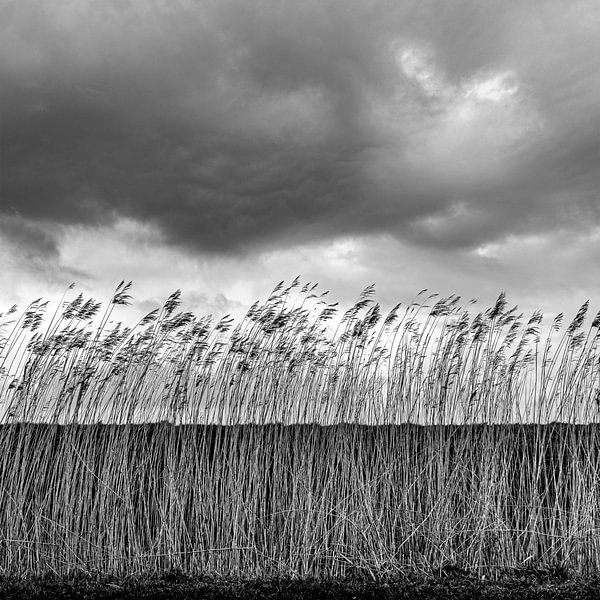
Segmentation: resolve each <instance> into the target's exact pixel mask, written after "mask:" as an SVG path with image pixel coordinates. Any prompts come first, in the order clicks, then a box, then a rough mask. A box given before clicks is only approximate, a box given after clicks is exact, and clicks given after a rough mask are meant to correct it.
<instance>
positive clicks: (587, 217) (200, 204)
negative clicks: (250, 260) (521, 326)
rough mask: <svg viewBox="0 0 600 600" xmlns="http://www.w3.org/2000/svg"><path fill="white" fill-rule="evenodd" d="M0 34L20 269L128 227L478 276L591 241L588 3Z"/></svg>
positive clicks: (599, 153)
mask: <svg viewBox="0 0 600 600" xmlns="http://www.w3.org/2000/svg"><path fill="white" fill-rule="evenodd" d="M0 23H1V25H0V29H1V32H0V33H1V35H0V79H1V81H2V95H1V98H0V111H1V113H0V119H1V123H2V131H1V151H2V155H1V165H2V177H1V189H0V218H1V219H3V222H4V224H5V225H4V226H3V228H2V230H1V231H0V235H2V236H4V237H5V243H8V244H13V245H15V244H17V245H18V246H19V247H21V248H22V247H25V246H26V247H27V248H28V249H29V250H28V252H30V253H35V252H38V250H40V251H41V252H43V253H46V254H48V255H52V253H53V252H54V253H56V252H59V250H57V247H62V246H64V245H65V243H66V242H65V241H64V240H65V239H66V238H65V235H67V233H66V232H69V231H71V232H72V231H75V230H77V228H83V229H84V230H85V229H86V228H87V229H88V230H94V229H95V230H97V231H104V230H106V228H111V227H113V228H114V227H118V224H119V223H122V222H124V221H126V222H135V223H138V224H139V227H142V228H144V227H147V228H151V229H152V231H154V232H155V243H156V244H157V245H167V246H170V247H174V248H179V249H180V250H181V251H183V252H185V253H187V254H189V255H193V256H198V257H205V256H212V257H219V256H224V257H230V258H231V257H242V256H246V255H247V254H248V253H257V252H270V251H276V250H277V249H285V248H288V247H293V246H295V245H306V244H309V245H310V244H313V245H315V247H317V246H318V245H319V244H323V243H326V242H328V241H332V240H335V239H338V238H355V239H360V238H361V237H365V236H367V237H368V236H384V237H386V236H387V238H389V239H391V240H396V242H397V243H398V244H402V245H405V246H406V247H410V248H414V249H415V252H416V251H417V250H418V249H419V248H420V249H423V251H427V252H429V251H438V252H440V251H441V252H442V253H448V252H450V253H452V252H467V253H468V252H471V253H473V255H474V256H479V257H480V258H481V259H482V260H486V257H487V258H489V257H490V256H491V255H492V254H494V250H493V249H494V248H501V247H503V245H506V244H510V243H512V242H511V240H513V241H514V240H520V239H529V238H530V237H531V236H532V235H543V236H553V235H554V236H561V237H560V239H561V240H563V241H564V240H566V242H565V243H569V239H571V238H570V236H571V237H575V236H585V235H588V236H590V235H591V236H593V235H594V231H595V230H596V229H595V228H597V227H598V226H599V225H600V202H599V199H598V190H599V189H600V185H599V184H600V168H599V167H598V165H599V164H600V113H599V111H598V106H600V64H599V59H598V56H600V8H598V4H597V3H595V2H593V1H589V2H586V1H579V2H572V1H569V2H567V1H566V0H565V1H564V2H551V3H550V2H548V3H544V2H533V1H530V2H527V1H525V2H518V3H510V4H507V3H505V2H486V3H482V2H479V1H477V0H470V1H467V0H458V1H457V2H452V3H451V4H448V3H445V2H436V1H432V2H421V1H415V2H390V1H386V0H376V1H374V2H363V1H362V0H355V1H349V2H334V1H331V2H322V1H319V2H316V1H315V2H312V1H308V2H289V3H281V2H276V1H275V0H270V1H262V0H261V1H258V2H251V3H244V2H232V1H227V0H221V1H219V2H212V1H208V0H207V1H205V2H188V1H185V0H174V1H170V2H159V1H158V0H153V1H149V2H141V1H139V2H137V1H135V2H130V3H123V2H117V1H106V2H101V3H98V2H91V1H89V2H86V1H81V2H76V3H73V2H70V1H67V0H59V1H56V2H51V3H42V4H40V3H38V2H34V1H33V0H19V1H18V2H17V1H16V0H15V1H11V2H8V3H4V4H3V5H2V7H0ZM15 215H16V216H15ZM15 219H16V220H15ZM6 223H9V225H8V226H7V225H6ZM7 227H8V228H7ZM73 228H75V229H73ZM34 229H35V230H36V231H38V232H39V234H36V235H33V230H34ZM387 238H386V239H387ZM557 239H558V238H557ZM61 240H62V241H61ZM61 245H62V246H61ZM499 256H500V255H498V257H499ZM498 257H496V258H497V260H501V258H498ZM285 275H286V276H287V275H288V274H285Z"/></svg>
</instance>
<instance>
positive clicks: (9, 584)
mask: <svg viewBox="0 0 600 600" xmlns="http://www.w3.org/2000/svg"><path fill="white" fill-rule="evenodd" d="M0 598H3V599H5V600H21V599H37V598H39V599H44V600H54V599H59V598H60V599H64V600H67V599H71V598H72V599H75V598H77V599H98V600H99V599H104V598H106V599H108V598H110V599H112V600H121V599H122V600H126V599H127V600H134V599H139V598H144V599H147V600H167V599H169V600H170V599H173V600H184V599H185V600H193V599H196V598H197V599H201V598H202V599H210V600H229V599H233V598H235V599H238V600H259V599H261V600H262V599H265V600H276V599H277V600H280V599H281V600H284V599H285V600H311V599H317V598H323V599H331V600H334V599H335V600H338V599H339V600H361V599H364V600H400V599H402V600H413V599H414V600H428V599H432V600H433V599H436V600H441V599H456V600H471V599H482V600H484V599H485V600H492V599H494V600H500V599H502V600H511V599H514V600H517V599H518V600H542V599H544V600H550V599H553V600H554V599H555V600H575V599H577V600H588V599H590V600H591V599H595V600H596V599H598V600H600V576H598V577H585V578H584V577H578V576H572V577H567V576H564V575H561V574H553V573H544V574H539V573H522V574H511V575H510V576H503V577H500V578H499V579H497V580H495V581H489V580H485V579H481V578H478V577H476V576H472V575H469V574H465V573H453V574H450V575H448V574H446V575H440V576H436V577H425V576H414V577H412V576H411V577H405V578H402V579H397V580H388V581H366V580H359V579H357V580H315V579H304V580H298V579H296V580H289V579H279V580H261V581H250V580H236V579H228V578H188V577H185V576H183V575H180V574H177V573H169V574H167V575H163V576H161V577H151V578H143V579H142V578H136V577H126V578H122V579H117V578H109V577H100V576H97V577H90V576H86V577H81V576H77V577H69V578H62V579H59V578H55V577H31V578H27V579H16V578H11V577H4V578H0Z"/></svg>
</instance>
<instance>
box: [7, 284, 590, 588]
mask: <svg viewBox="0 0 600 600" xmlns="http://www.w3.org/2000/svg"><path fill="white" fill-rule="evenodd" d="M129 291H130V284H125V283H124V282H122V283H121V284H120V285H119V286H118V287H117V289H116V291H115V293H114V295H113V297H112V299H111V301H110V302H109V303H108V305H107V307H106V308H105V309H102V306H101V305H100V303H98V302H96V301H95V300H93V299H88V300H85V299H84V298H83V297H82V296H81V295H79V296H77V297H76V298H75V299H73V300H64V299H63V301H61V303H60V304H59V306H58V307H56V308H55V309H54V310H53V311H52V310H49V307H48V305H47V304H46V303H44V302H42V301H41V300H38V301H36V302H34V303H32V304H31V305H30V306H29V307H28V308H27V309H26V310H25V311H24V312H22V313H19V312H18V311H17V310H16V309H11V310H9V311H8V312H7V313H6V314H5V315H3V316H2V317H0V331H1V332H2V334H1V341H0V348H1V349H0V402H1V403H2V404H1V407H0V414H1V415H2V424H1V425H0V447H1V449H2V455H1V458H0V570H2V571H10V572H13V573H15V572H16V573H22V574H24V573H41V572H46V571H52V572H57V573H65V572H68V571H72V570H74V569H76V570H82V571H96V570H102V571H105V572H111V573H124V572H137V573H144V572H150V571H156V570H163V569H170V568H181V569H183V570H184V571H186V572H190V573H198V572H212V573H216V574H239V575H245V576H257V577H260V576H265V575H297V576H302V575H309V574H312V575H328V576H342V575H348V574H357V573H360V574H367V575H370V576H374V575H382V574H383V575H393V574H397V573H398V572H401V571H406V570H415V569H416V570H426V571H427V570H435V569H437V568H440V567H442V566H443V565H445V564H458V565H460V566H462V567H464V568H471V569H477V570H478V571H480V572H482V573H490V574H493V573H494V572H497V570H498V569H501V568H505V567H519V566H524V565H536V566H549V565H556V564H558V563H560V564H562V565H565V566H569V567H570V568H573V569H576V570H579V571H582V572H586V571H589V570H592V569H594V570H596V569H598V568H599V567H600V543H599V542H598V539H599V538H598V536H597V533H598V531H600V488H599V483H600V441H599V440H600V433H599V429H598V426H597V425H596V424H595V423H596V421H597V420H598V419H597V415H598V404H599V402H600V392H599V389H600V382H599V375H600V360H599V359H600V353H599V349H598V341H599V337H600V333H599V330H600V315H596V316H595V317H594V318H592V319H590V322H589V325H588V326H587V329H586V327H585V323H586V317H587V312H588V305H587V303H586V304H584V305H583V306H582V307H581V308H580V309H579V310H578V311H577V313H576V315H575V317H574V318H573V319H572V320H571V321H568V322H567V324H565V325H563V318H562V316H561V315H559V316H558V317H556V318H555V319H554V320H553V321H552V322H550V323H548V324H545V323H544V322H543V320H542V314H541V313H540V312H535V313H533V314H532V315H530V316H527V317H524V316H523V315H522V314H520V313H519V311H518V309H517V307H512V308H509V307H508V304H507V302H506V299H505V297H504V295H503V294H502V295H500V296H499V298H498V300H497V301H496V302H495V304H494V305H493V306H491V307H489V308H488V309H486V310H483V311H481V312H478V311H476V310H475V309H474V306H473V305H472V303H467V304H464V303H462V302H461V300H460V298H459V297H457V296H450V297H447V298H439V297H437V296H435V295H426V293H425V292H423V293H421V294H419V295H418V296H417V298H416V299H415V301H414V302H411V303H410V304H408V305H407V306H401V305H398V306H396V307H394V309H392V310H391V311H390V312H389V313H388V314H382V311H381V308H380V306H379V305H378V304H377V303H375V301H374V299H373V296H374V289H373V288H372V287H370V288H367V289H366V290H364V291H363V292H362V293H361V294H360V296H359V297H358V299H357V301H356V303H355V304H354V305H353V306H352V307H351V308H349V309H348V310H346V311H345V312H343V313H338V312H337V311H338V306H337V304H336V303H330V302H328V300H327V295H326V293H321V292H320V291H318V289H317V286H316V285H312V284H307V285H302V284H301V283H300V282H299V281H298V280H295V281H294V282H292V283H291V284H290V285H288V286H287V287H285V286H284V284H283V283H281V284H279V285H278V286H277V287H276V288H275V290H274V291H273V292H272V294H271V295H270V296H269V297H268V299H267V300H266V301H265V302H264V303H262V304H258V303H256V304H255V305H253V306H252V307H251V308H250V310H249V311H248V313H247V315H246V317H245V318H244V319H243V320H242V322H241V323H239V324H237V325H234V323H233V320H232V319H230V318H228V317H226V318H223V319H221V320H219V321H216V322H215V321H213V320H212V319H211V318H209V317H197V316H195V315H193V314H191V313H188V312H181V311H179V310H178V308H179V306H180V293H179V292H175V293H174V294H172V295H171V296H170V297H169V298H168V299H167V301H166V302H165V304H164V305H163V306H162V307H161V308H159V309H157V310H155V311H153V312H151V313H150V314H149V315H147V316H146V317H145V318H143V319H142V320H141V321H140V322H139V323H138V324H137V325H136V326H135V327H133V328H127V327H123V326H122V325H121V324H115V323H114V322H113V318H114V311H115V310H116V309H119V310H121V309H120V306H121V305H126V304H128V303H129V302H130V300H131V296H130V294H129Z"/></svg>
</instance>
